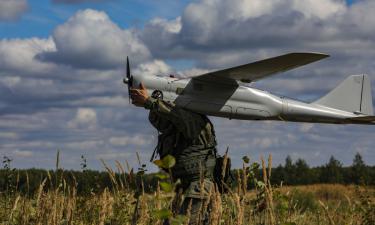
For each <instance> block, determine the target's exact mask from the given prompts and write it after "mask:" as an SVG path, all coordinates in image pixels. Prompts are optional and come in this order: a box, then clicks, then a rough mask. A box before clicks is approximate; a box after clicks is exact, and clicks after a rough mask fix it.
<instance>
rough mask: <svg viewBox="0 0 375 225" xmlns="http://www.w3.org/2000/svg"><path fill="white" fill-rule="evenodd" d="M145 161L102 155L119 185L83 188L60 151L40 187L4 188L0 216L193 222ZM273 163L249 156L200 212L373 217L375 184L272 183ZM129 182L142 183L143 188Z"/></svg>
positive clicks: (234, 217) (246, 219) (231, 217)
mask: <svg viewBox="0 0 375 225" xmlns="http://www.w3.org/2000/svg"><path fill="white" fill-rule="evenodd" d="M140 165H141V166H140V170H139V171H138V173H137V174H134V173H132V172H131V168H129V166H128V165H126V163H125V165H122V164H121V163H120V162H116V164H115V169H112V168H111V167H110V166H108V165H107V164H106V163H105V162H104V161H103V166H104V168H105V169H106V171H107V173H108V175H109V176H110V180H111V182H112V183H111V185H110V186H111V187H113V188H105V189H104V191H102V192H100V193H91V195H89V196H79V195H77V183H76V182H75V183H73V184H70V185H68V184H67V182H66V181H65V180H64V178H63V173H66V172H65V171H63V170H62V169H61V168H59V154H58V156H57V162H56V174H59V175H58V176H55V177H52V176H50V175H49V176H47V178H46V179H44V180H43V181H42V182H41V183H40V185H39V189H38V191H37V192H36V193H34V194H29V195H27V194H26V195H23V194H21V193H20V192H19V191H17V190H9V191H8V192H7V193H1V194H0V224H25V225H26V224H38V225H39V224H40V225H42V224H51V225H57V224H100V225H104V224H125V225H130V224H140V225H149V224H155V225H161V224H163V221H164V219H166V218H169V219H170V221H171V223H172V224H188V222H189V221H188V220H189V216H181V215H178V214H175V212H173V210H172V208H171V205H172V204H177V203H176V201H177V200H176V199H177V198H176V194H175V193H174V191H173V188H174V186H175V184H174V183H173V182H172V181H171V180H170V179H169V176H168V174H165V173H160V174H159V177H160V185H159V186H158V188H157V190H156V191H155V193H152V194H146V193H145V192H144V187H143V182H142V176H143V173H144V167H142V164H141V163H140ZM125 168H126V169H125ZM271 168H272V157H271V156H270V157H269V158H268V161H266V160H264V159H263V158H261V160H260V163H259V164H258V163H256V162H251V161H250V160H249V159H248V158H246V159H244V162H243V167H242V169H240V170H236V177H237V180H238V184H237V186H236V187H233V188H232V189H231V190H230V191H229V193H227V194H220V192H218V190H217V188H215V189H213V190H211V191H210V193H209V196H210V198H209V200H208V201H207V202H205V203H204V204H203V205H202V207H201V209H202V212H203V211H205V210H206V209H207V208H208V204H211V206H212V207H211V210H210V212H209V214H210V215H209V217H210V221H211V224H213V225H219V224H222V225H233V224H236V225H247V224H270V225H276V224H282V225H293V224H306V225H310V224H311V225H313V224H337V225H338V224H348V225H351V224H375V218H374V217H375V205H374V200H375V194H374V193H375V189H374V188H370V187H359V186H343V185H310V186H297V187H285V186H282V185H278V184H271V182H270V177H271V176H272V174H271ZM259 169H261V176H260V177H259V174H258V173H259ZM47 186H52V187H53V188H46V187H47ZM131 186H136V187H137V190H134V189H133V188H130V187H131ZM249 186H250V187H252V189H251V190H250V191H249ZM171 188H172V189H171ZM188 211H189V210H188Z"/></svg>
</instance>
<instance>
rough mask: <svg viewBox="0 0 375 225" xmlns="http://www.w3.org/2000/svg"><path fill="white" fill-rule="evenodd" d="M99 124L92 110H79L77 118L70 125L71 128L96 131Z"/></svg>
mask: <svg viewBox="0 0 375 225" xmlns="http://www.w3.org/2000/svg"><path fill="white" fill-rule="evenodd" d="M96 124H97V118H96V112H95V110H93V109H90V108H79V109H78V110H77V113H76V116H75V118H74V119H73V120H71V121H70V122H69V123H68V127H70V128H78V129H89V130H91V129H94V128H95V127H96Z"/></svg>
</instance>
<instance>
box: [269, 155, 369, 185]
mask: <svg viewBox="0 0 375 225" xmlns="http://www.w3.org/2000/svg"><path fill="white" fill-rule="evenodd" d="M281 182H283V183H284V184H286V185H306V184H317V183H328V184H357V185H375V166H372V167H371V166H368V165H366V164H365V162H364V161H363V158H362V156H361V155H360V154H359V153H357V154H356V155H355V156H354V159H353V163H352V165H351V166H349V167H343V165H342V163H341V162H340V161H339V160H337V159H336V158H335V157H333V156H331V157H330V159H329V161H328V162H327V164H325V165H323V166H319V167H314V168H311V167H310V166H309V165H308V164H307V163H306V161H305V160H303V159H298V160H296V161H295V162H293V161H292V159H291V157H290V156H288V157H287V158H286V159H285V163H284V165H279V166H278V167H276V168H273V169H272V176H271V183H272V184H280V183H281Z"/></svg>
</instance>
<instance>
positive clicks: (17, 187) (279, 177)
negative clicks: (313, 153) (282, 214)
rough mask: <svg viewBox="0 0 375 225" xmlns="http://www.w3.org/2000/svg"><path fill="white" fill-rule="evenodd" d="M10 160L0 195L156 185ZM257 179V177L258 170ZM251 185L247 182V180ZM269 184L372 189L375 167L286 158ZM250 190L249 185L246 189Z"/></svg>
mask: <svg viewBox="0 0 375 225" xmlns="http://www.w3.org/2000/svg"><path fill="white" fill-rule="evenodd" d="M10 162H11V160H10V159H9V158H4V160H3V169H1V170H0V193H3V194H11V193H16V192H17V193H19V192H20V193H23V194H25V195H28V194H29V195H33V194H35V193H36V192H37V191H38V190H39V189H40V188H43V189H44V190H47V189H56V188H57V187H59V188H67V187H72V186H74V187H75V189H76V191H77V194H79V195H90V194H95V193H100V192H102V191H103V190H104V189H105V188H109V189H116V188H129V189H133V190H141V189H142V190H144V191H146V192H153V191H155V190H156V186H157V183H158V174H144V167H141V168H140V169H138V172H133V171H132V172H131V173H115V172H112V171H111V170H109V171H108V172H100V171H93V170H87V169H86V166H85V167H83V169H82V171H64V170H61V169H57V170H49V171H47V170H42V169H27V170H18V169H14V168H11V167H10ZM236 174H238V170H237V171H233V177H234V181H233V185H234V186H235V185H236V183H237V182H236ZM256 176H257V177H259V178H260V177H261V170H259V171H258V174H257V175H256ZM249 182H251V180H249ZM271 183H272V184H273V185H280V184H283V185H308V184H317V183H332V184H335V183H339V184H358V185H375V166H372V167H371V166H367V165H366V164H365V163H364V161H363V159H362V156H361V155H360V154H359V153H357V154H356V155H355V156H354V159H353V163H352V165H351V166H349V167H343V165H342V163H341V162H340V161H338V160H337V159H335V158H334V157H333V156H331V157H330V159H329V161H328V162H327V164H325V165H323V166H320V167H313V168H311V167H310V166H309V165H308V164H307V163H306V161H305V160H303V159H298V160H296V161H294V162H293V160H292V159H291V157H290V156H288V157H287V158H286V160H285V163H284V165H279V166H277V167H276V168H273V169H272V176H271ZM249 187H251V184H250V185H249Z"/></svg>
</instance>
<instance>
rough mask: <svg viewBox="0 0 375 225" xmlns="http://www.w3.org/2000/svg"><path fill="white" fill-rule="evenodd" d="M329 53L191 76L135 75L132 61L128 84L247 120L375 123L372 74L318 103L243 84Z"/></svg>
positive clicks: (180, 104) (351, 80)
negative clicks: (132, 71) (132, 70)
mask: <svg viewBox="0 0 375 225" xmlns="http://www.w3.org/2000/svg"><path fill="white" fill-rule="evenodd" d="M327 57H329V56H328V55H326V54H322V53H314V52H299V53H289V54H285V55H281V56H277V57H273V58H268V59H264V60H260V61H257V62H253V63H248V64H244V65H240V66H236V67H232V68H227V69H223V70H219V71H214V72H209V73H206V74H202V75H198V76H195V77H192V78H188V79H185V78H184V79H178V78H174V77H159V76H144V75H137V76H131V74H130V67H129V60H127V73H126V78H125V79H124V82H125V83H127V84H128V88H131V87H133V88H136V87H138V86H139V84H140V83H143V84H144V86H145V87H146V88H147V90H148V92H149V95H151V94H152V93H153V92H154V91H158V93H159V94H160V92H161V93H162V94H161V95H162V97H163V99H164V100H165V101H170V102H174V103H175V104H176V105H177V106H178V107H182V108H185V109H189V110H192V111H194V112H197V113H202V114H206V115H210V116H218V117H226V118H229V119H241V120H281V121H292V122H311V123H336V124H350V123H354V124H370V125H375V116H374V115H373V101H372V94H371V93H372V92H371V81H370V78H369V76H367V75H352V76H349V77H348V78H347V79H346V80H345V81H343V82H342V83H341V84H340V85H339V86H337V87H336V88H335V89H333V90H332V91H331V92H329V93H328V94H327V95H325V96H324V97H322V98H320V99H319V100H317V101H315V102H312V103H305V102H302V101H297V100H292V99H289V98H285V97H279V96H276V95H273V94H271V93H269V92H266V91H262V90H258V89H255V88H250V87H247V86H245V85H243V84H244V83H251V82H256V81H258V80H260V79H264V78H266V77H269V76H272V75H274V74H277V73H281V72H285V71H288V70H292V69H295V68H297V67H301V66H304V65H307V64H310V63H313V62H316V61H319V60H322V59H324V58H327Z"/></svg>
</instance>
